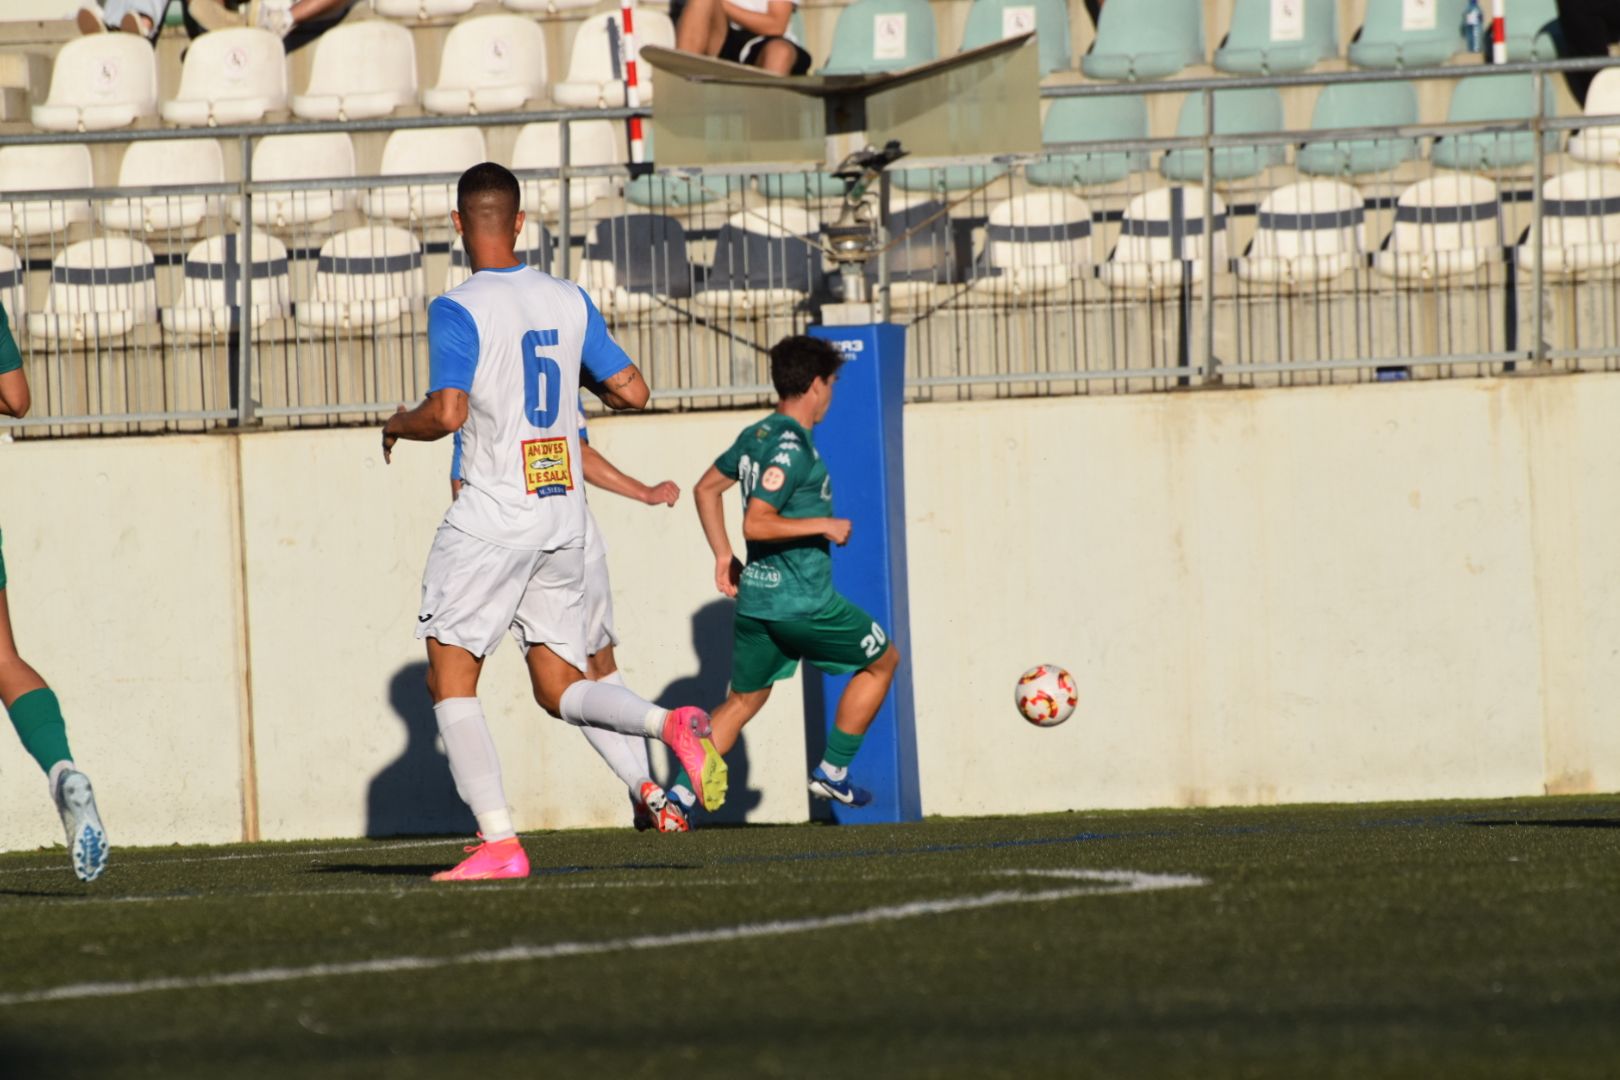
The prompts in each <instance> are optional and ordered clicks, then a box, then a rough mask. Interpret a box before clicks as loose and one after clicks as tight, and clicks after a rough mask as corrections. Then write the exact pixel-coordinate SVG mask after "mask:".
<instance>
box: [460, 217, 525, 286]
mask: <svg viewBox="0 0 1620 1080" xmlns="http://www.w3.org/2000/svg"><path fill="white" fill-rule="evenodd" d="M517 253H518V255H519V257H521V258H522V259H523V261H524V262H526V263H528V264H529V265H530V266H532V267H534V268H535V269H536V270H544V271H545V272H546V273H548V274H549V273H551V257H552V240H551V234H550V233H548V232H547V231H546V227H545V226H544V225H541V224H540V222H539V221H537V220H536V219H535V218H533V217H529V218H526V219H525V220H524V222H523V231H522V232H521V233H519V234H518V242H517ZM470 277H472V266H471V264H470V263H468V261H467V249H466V248H465V247H463V246H462V243H461V237H459V236H458V237H456V238H455V240H454V241H452V242H451V244H450V266H449V268H448V269H446V270H445V272H444V291H445V292H449V291H450V290H451V289H453V288H455V287H456V286H457V285H460V284H461V283H462V282H463V281H466V280H467V279H468V278H470Z"/></svg>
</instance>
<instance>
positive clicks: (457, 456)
mask: <svg viewBox="0 0 1620 1080" xmlns="http://www.w3.org/2000/svg"><path fill="white" fill-rule="evenodd" d="M453 438H454V439H455V449H454V450H453V451H452V452H451V454H450V479H452V480H460V479H461V432H459V431H458V432H456V433H455V434H454V436H453Z"/></svg>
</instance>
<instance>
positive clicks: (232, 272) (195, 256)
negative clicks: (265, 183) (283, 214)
mask: <svg viewBox="0 0 1620 1080" xmlns="http://www.w3.org/2000/svg"><path fill="white" fill-rule="evenodd" d="M237 243H238V241H237V237H236V234H235V233H226V234H225V235H223V236H210V237H209V238H208V239H206V240H201V241H199V242H198V243H197V244H196V245H195V246H194V247H192V249H191V250H190V251H188V252H187V253H186V265H185V281H184V284H183V286H182V288H181V300H180V303H179V304H178V305H176V306H174V307H168V308H164V309H163V329H164V330H165V331H167V332H168V333H171V334H178V335H181V336H183V337H215V336H219V335H221V334H228V333H231V332H232V331H233V330H235V329H237V327H238V326H239V325H240V322H241V318H242V259H241V256H240V254H239V252H238V248H237ZM249 273H251V274H252V275H253V306H252V309H251V310H250V311H249V313H248V325H249V326H251V327H252V328H253V329H255V330H257V329H258V328H259V327H261V326H263V325H264V324H265V323H266V322H267V321H269V320H270V319H279V318H281V317H282V316H284V315H286V314H287V312H288V310H289V309H290V307H291V297H292V287H291V285H290V284H289V282H290V279H289V277H288V274H287V246H286V245H285V244H283V243H282V242H281V241H280V240H277V239H276V238H275V237H274V236H271V235H270V234H269V233H267V232H263V231H260V230H255V231H254V233H253V262H252V268H251V270H250V271H249Z"/></svg>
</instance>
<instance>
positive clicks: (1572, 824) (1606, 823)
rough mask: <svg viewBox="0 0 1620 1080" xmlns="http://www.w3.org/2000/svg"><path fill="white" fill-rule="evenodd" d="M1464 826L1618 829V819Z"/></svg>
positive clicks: (1510, 821)
mask: <svg viewBox="0 0 1620 1080" xmlns="http://www.w3.org/2000/svg"><path fill="white" fill-rule="evenodd" d="M1463 824H1464V825H1473V826H1475V827H1477V828H1481V829H1497V828H1505V827H1508V826H1515V827H1519V828H1529V829H1620V818H1524V819H1519V818H1510V819H1507V820H1497V821H1490V820H1483V819H1482V820H1478V821H1465V822H1463Z"/></svg>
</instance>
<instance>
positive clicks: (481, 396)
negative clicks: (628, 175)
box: [428, 266, 630, 551]
mask: <svg viewBox="0 0 1620 1080" xmlns="http://www.w3.org/2000/svg"><path fill="white" fill-rule="evenodd" d="M428 353H429V388H428V389H429V392H430V393H432V392H434V391H438V390H444V389H456V390H461V391H464V392H465V393H466V394H467V421H466V423H465V424H463V425H462V428H461V430H460V431H459V432H457V433H456V449H455V460H454V464H453V469H454V475H457V476H459V478H460V479H461V482H462V488H461V495H460V496H459V497H458V498H457V499H456V500H455V502H453V503H452V504H451V505H450V509H449V511H448V512H446V514H445V517H444V521H445V524H446V525H449V526H451V527H453V528H455V529H458V530H460V531H462V532H465V533H467V534H469V535H471V536H475V537H478V538H479V539H481V540H484V541H487V542H489V543H491V544H497V545H500V546H502V547H510V548H524V549H529V550H535V551H554V550H557V549H560V548H568V547H578V546H580V545H581V544H582V543H583V542H584V539H585V531H586V528H585V516H586V510H585V498H584V490H583V488H584V479H585V477H584V469H583V466H582V465H581V463H580V457H579V454H580V450H579V430H580V426H581V412H580V408H579V388H580V372H581V370H582V369H583V370H584V371H585V372H587V373H588V374H589V376H590V377H591V378H592V379H593V380H595V381H596V382H603V381H605V380H607V379H609V378H611V377H612V376H613V375H616V374H618V373H619V372H620V371H622V370H624V369H625V368H626V367H628V366H629V364H630V358H629V357H628V356H626V355H625V353H624V350H623V349H621V348H619V346H618V344H617V343H616V342H615V341H614V340H613V338H612V337H611V336H609V334H608V331H607V324H606V323H605V322H604V321H603V319H602V316H601V314H600V313H599V312H598V311H597V310H596V306H595V305H594V304H592V303H591V301H590V298H589V297H587V296H586V295H585V293H584V291H583V290H582V289H580V288H579V286H577V285H574V284H573V283H571V282H567V281H562V280H560V279H558V278H554V277H552V276H551V275H549V274H546V273H542V272H541V271H539V270H535V269H533V268H532V267H527V266H517V267H512V268H511V269H508V270H480V271H479V272H478V273H476V274H474V275H473V276H472V277H470V278H468V279H467V280H466V281H465V282H463V283H462V284H460V285H458V286H456V287H455V288H454V289H452V290H450V291H449V292H447V293H445V294H444V295H443V296H441V297H439V298H438V299H436V300H434V301H433V303H432V304H431V305H429V307H428Z"/></svg>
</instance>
